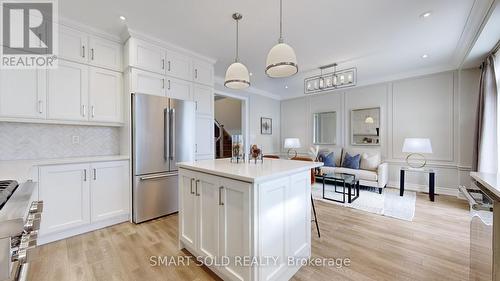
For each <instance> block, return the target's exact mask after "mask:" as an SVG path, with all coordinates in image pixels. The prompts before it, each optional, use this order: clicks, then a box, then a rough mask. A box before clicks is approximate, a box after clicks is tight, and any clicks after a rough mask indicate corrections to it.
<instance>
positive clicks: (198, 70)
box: [193, 59, 214, 87]
mask: <svg viewBox="0 0 500 281" xmlns="http://www.w3.org/2000/svg"><path fill="white" fill-rule="evenodd" d="M193 81H194V82H197V83H200V84H204V85H207V86H210V87H213V85H214V67H213V65H212V64H211V63H208V62H205V61H201V60H196V59H195V60H193Z"/></svg>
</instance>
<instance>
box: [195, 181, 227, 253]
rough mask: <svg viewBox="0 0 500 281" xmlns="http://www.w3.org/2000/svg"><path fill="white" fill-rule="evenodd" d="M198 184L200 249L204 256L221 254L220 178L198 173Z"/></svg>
mask: <svg viewBox="0 0 500 281" xmlns="http://www.w3.org/2000/svg"><path fill="white" fill-rule="evenodd" d="M196 177H197V179H196V182H197V185H198V194H199V196H198V198H199V199H198V218H199V222H198V223H199V225H198V229H199V236H198V237H199V244H198V249H199V251H200V253H201V254H202V255H203V256H206V257H217V256H218V255H219V230H220V229H219V216H220V214H219V212H220V205H219V204H220V200H222V194H221V192H222V190H221V189H220V188H219V187H220V184H219V179H218V177H215V176H210V175H207V174H201V173H197V174H196Z"/></svg>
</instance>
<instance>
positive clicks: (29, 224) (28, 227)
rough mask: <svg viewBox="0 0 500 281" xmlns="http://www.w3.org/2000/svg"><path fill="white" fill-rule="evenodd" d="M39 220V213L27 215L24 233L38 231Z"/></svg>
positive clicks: (40, 217)
mask: <svg viewBox="0 0 500 281" xmlns="http://www.w3.org/2000/svg"><path fill="white" fill-rule="evenodd" d="M41 219H42V216H41V215H40V214H39V213H35V214H29V215H28V219H27V220H26V224H25V225H24V231H26V232H32V231H34V230H39V229H40V221H41Z"/></svg>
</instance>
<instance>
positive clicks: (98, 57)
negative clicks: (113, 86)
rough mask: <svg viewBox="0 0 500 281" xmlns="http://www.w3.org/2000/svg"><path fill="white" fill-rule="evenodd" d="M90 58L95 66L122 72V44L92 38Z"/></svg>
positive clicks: (90, 40)
mask: <svg viewBox="0 0 500 281" xmlns="http://www.w3.org/2000/svg"><path fill="white" fill-rule="evenodd" d="M88 57H89V62H90V64H91V65H93V66H98V67H103V68H108V69H112V70H116V71H121V70H122V61H123V49H122V45H121V44H120V43H117V42H113V41H110V40H106V39H102V38H99V37H95V36H90V37H89V55H88Z"/></svg>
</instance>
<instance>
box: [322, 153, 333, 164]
mask: <svg viewBox="0 0 500 281" xmlns="http://www.w3.org/2000/svg"><path fill="white" fill-rule="evenodd" d="M323 163H324V164H325V166H326V167H335V155H334V154H333V152H331V153H330V154H328V155H325V156H323Z"/></svg>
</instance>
